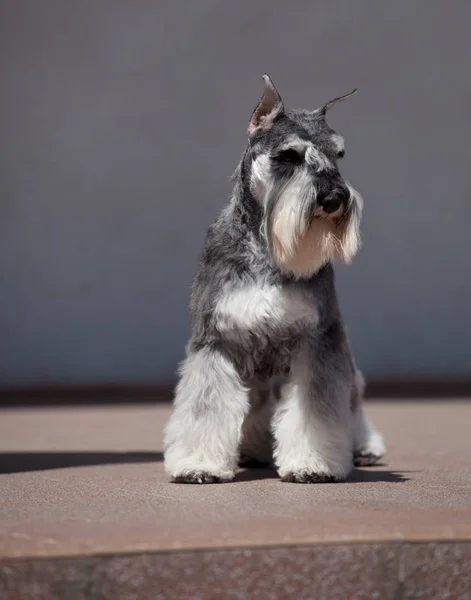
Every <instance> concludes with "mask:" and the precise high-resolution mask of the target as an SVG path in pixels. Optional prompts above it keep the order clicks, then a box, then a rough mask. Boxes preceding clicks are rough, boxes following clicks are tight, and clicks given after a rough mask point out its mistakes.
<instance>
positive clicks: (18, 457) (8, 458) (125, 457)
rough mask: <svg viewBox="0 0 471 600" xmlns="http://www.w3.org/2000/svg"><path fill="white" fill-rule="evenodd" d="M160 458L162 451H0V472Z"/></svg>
mask: <svg viewBox="0 0 471 600" xmlns="http://www.w3.org/2000/svg"><path fill="white" fill-rule="evenodd" d="M162 460H163V454H162V452H2V453H0V474H7V473H10V474H11V473H25V472H27V471H46V470H49V469H66V468H68V467H90V466H96V465H112V464H115V465H117V464H125V463H128V464H129V463H147V462H161V461H162Z"/></svg>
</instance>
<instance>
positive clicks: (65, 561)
mask: <svg viewBox="0 0 471 600" xmlns="http://www.w3.org/2000/svg"><path fill="white" fill-rule="evenodd" d="M368 411H369V413H370V414H371V416H372V417H373V419H374V420H375V422H376V423H377V425H378V426H379V427H380V429H382V430H383V432H384V433H385V436H386V441H387V443H388V448H389V454H388V456H387V458H386V459H385V461H384V464H382V465H380V466H378V467H376V468H369V469H366V468H365V469H358V470H356V471H355V472H354V473H353V475H352V476H351V478H350V480H349V482H347V483H344V484H323V485H298V484H288V483H282V482H280V481H279V480H278V479H277V478H276V476H275V473H274V472H272V471H270V470H246V471H240V472H239V473H238V475H237V478H236V480H235V481H234V482H233V483H230V484H225V485H208V486H188V485H176V484H169V483H168V482H167V480H166V478H165V475H164V473H163V465H162V455H161V452H160V451H161V448H162V427H163V424H164V422H165V420H166V418H167V416H168V413H169V408H168V407H167V406H165V405H160V406H156V407H153V406H143V405H139V404H136V405H133V406H131V405H126V406H123V405H122V406H119V407H112V406H109V407H104V408H93V407H82V408H80V407H78V408H77V407H74V408H63V409H61V408H51V409H47V408H37V409H31V408H28V409H16V410H12V409H8V410H1V411H0V473H1V475H0V599H1V600H23V599H25V600H27V599H29V598H41V599H44V600H46V599H52V600H55V599H56V598H57V599H59V598H67V599H68V600H79V599H80V600H85V599H86V600H89V599H91V600H97V599H106V600H108V599H110V600H120V599H121V598H123V599H124V598H125V599H126V600H127V599H130V600H131V599H132V600H140V599H141V598H142V599H146V600H147V599H148V600H156V599H167V598H169V599H170V598H171V599H175V600H178V599H180V598H185V599H187V598H188V599H190V598H191V599H193V598H194V599H206V598H241V599H248V598H261V599H265V598H266V599H272V598H273V599H275V598H276V599H278V598H280V599H289V598H296V599H299V598H322V599H324V598H325V599H327V600H335V599H337V598H347V599H349V600H353V599H356V598H359V599H360V598H361V599H368V598H378V599H380V600H383V599H385V600H387V599H391V600H398V599H400V598H424V599H426V600H434V599H442V598H443V599H446V598H449V599H460V600H471V438H470V430H471V402H468V401H465V400H462V401H453V400H449V401H446V400H443V401H440V402H439V401H437V402H432V401H430V402H427V401H420V402H417V401H414V402H412V401H409V402H407V401H401V402H399V401H397V402H376V403H375V402H369V403H368Z"/></svg>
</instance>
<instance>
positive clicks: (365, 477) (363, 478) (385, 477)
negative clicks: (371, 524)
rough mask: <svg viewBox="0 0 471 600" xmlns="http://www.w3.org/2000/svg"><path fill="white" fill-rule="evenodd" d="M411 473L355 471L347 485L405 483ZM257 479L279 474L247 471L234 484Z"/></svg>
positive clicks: (273, 476)
mask: <svg viewBox="0 0 471 600" xmlns="http://www.w3.org/2000/svg"><path fill="white" fill-rule="evenodd" d="M410 472H411V471H389V470H387V469H382V470H380V469H378V468H377V467H376V468H373V469H354V470H353V471H352V473H351V474H350V476H349V477H348V479H347V481H346V483H373V482H380V481H382V482H386V483H404V482H405V481H409V480H410V477H407V475H406V473H410ZM257 479H278V474H277V472H276V471H275V470H274V469H267V468H263V469H260V468H254V469H245V470H243V471H239V472H238V473H237V474H236V476H235V479H234V482H235V483H237V482H242V481H255V480H257ZM322 485H329V484H322Z"/></svg>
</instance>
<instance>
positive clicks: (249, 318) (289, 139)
mask: <svg viewBox="0 0 471 600" xmlns="http://www.w3.org/2000/svg"><path fill="white" fill-rule="evenodd" d="M328 106H329V103H328V104H327V105H324V107H323V108H322V109H320V110H318V111H306V110H287V109H285V107H284V105H283V103H282V101H281V98H280V96H279V94H278V92H277V91H276V89H275V87H274V86H273V84H272V82H271V80H270V79H269V78H268V77H265V90H264V96H263V98H262V100H261V101H260V103H259V104H258V105H257V107H256V109H255V111H254V113H253V115H252V118H251V121H250V125H249V134H250V135H249V144H248V146H247V148H246V150H245V152H244V154H243V156H242V158H241V160H240V162H239V165H238V167H237V169H236V172H235V174H234V190H233V194H232V198H231V201H230V203H229V205H228V206H227V207H226V208H225V209H224V210H223V211H222V213H221V215H220V216H219V218H218V219H217V220H216V222H215V223H214V224H213V225H212V226H211V227H210V228H209V230H208V234H207V238H206V243H205V247H204V251H203V256H202V259H201V263H200V265H199V268H198V272H197V275H196V278H195V281H194V285H193V291H192V297H191V313H192V320H193V327H192V335H191V339H190V341H189V344H188V346H187V358H186V360H185V361H184V363H183V365H182V367H181V378H180V382H179V385H178V388H177V392H176V398H175V408H174V412H173V414H172V417H171V419H170V421H169V424H168V426H167V428H166V432H165V466H166V470H167V472H168V473H169V475H170V476H171V478H172V479H173V480H175V481H181V482H191V483H208V482H215V481H227V480H230V479H231V478H232V477H233V476H234V473H235V469H236V467H237V464H238V462H239V459H240V458H241V459H242V460H244V461H245V460H258V461H261V462H267V461H269V460H270V459H271V458H272V457H273V459H274V462H275V464H276V467H277V469H278V472H279V474H280V476H281V477H282V479H283V480H285V481H295V482H323V481H337V480H342V479H345V478H346V477H347V476H348V474H349V472H350V470H351V468H352V457H353V455H354V453H355V457H356V460H358V461H359V462H360V463H362V464H364V463H365V462H368V464H371V463H373V462H375V461H376V460H377V459H378V458H379V457H380V456H381V455H382V454H383V453H384V447H383V445H382V439H381V436H380V435H379V434H378V433H377V432H376V430H374V428H373V426H372V425H371V424H370V423H369V422H368V421H367V420H366V418H365V417H364V415H363V409H362V402H361V395H362V383H361V378H360V375H359V373H358V372H357V370H356V367H355V364H354V360H353V358H352V355H351V351H350V346H349V343H348V339H347V335H346V333H345V328H344V325H343V322H342V318H341V315H340V312H339V307H338V302H337V297H336V292H335V287H334V271H333V268H332V264H331V260H332V259H333V258H340V259H343V260H346V261H348V260H350V259H351V258H352V256H353V254H354V253H355V252H356V249H357V247H358V244H359V237H358V224H359V220H360V216H361V209H362V201H361V197H360V196H359V195H358V194H357V193H356V192H355V191H354V190H353V188H351V186H350V185H349V184H348V183H347V182H345V181H344V180H343V178H342V177H341V175H340V173H339V171H338V167H337V161H338V159H339V158H340V152H339V147H340V144H339V139H341V138H340V136H338V135H337V134H336V133H335V132H334V131H333V130H332V129H330V128H329V126H328V125H327V123H326V121H325V112H326V110H327V109H326V107H328ZM291 147H294V148H295V151H294V154H293V152H292V151H291V150H290V148H291ZM286 148H288V151H287V150H286ZM308 152H309V155H308ZM342 152H343V146H342ZM308 156H309V160H307V158H308ZM260 157H261V158H260ZM305 158H306V160H304V159H305ZM257 159H259V161H258V162H256V161H257ZM338 203H339V209H338V210H335V211H332V208H335V206H337V204H338ZM329 210H330V211H332V212H331V213H329V212H328V211H329ZM316 215H320V217H319V218H320V219H321V220H320V221H316V220H315V219H316V218H317V217H316ZM285 225H286V226H285ZM318 227H320V229H319V228H318ZM325 228H330V229H329V231H331V230H332V232H333V234H332V235H333V236H334V237H333V238H332V236H330V234H326V237H325V239H326V240H327V241H328V240H332V239H334V243H333V245H331V247H328V246H327V245H325V248H326V249H325V250H323V248H324V246H322V245H321V246H319V248H320V249H316V248H317V246H316V244H317V239H316V235H317V232H318V231H319V232H323V231H324V229H325ZM280 232H281V233H280ZM322 235H324V233H322ZM277 236H278V238H277ZM280 236H285V237H286V239H284V238H283V240H282V242H280V239H281V237H280ZM319 236H321V233H319ZM329 236H330V237H329ZM304 239H305V240H307V242H306V244H307V245H306V248H307V250H302V251H301V250H300V248H301V247H302V244H303V243H304V242H303V240H304ZM326 243H327V242H326ZM280 244H281V246H283V244H285V246H286V247H284V246H283V248H282V250H281V251H280V250H279V249H278V250H277V247H280ZM310 248H312V253H313V256H312V260H308V261H307V262H306V256H304V255H303V256H304V257H303V258H302V260H301V259H300V258H299V257H300V256H301V254H302V253H304V254H306V252H307V253H308V258H309V252H311V250H310ZM329 248H330V250H329ZM283 253H284V254H283ZM314 253H315V254H316V256H315V257H314ZM323 253H324V254H323ZM280 375H283V376H285V377H286V384H285V385H284V386H283V388H282V390H281V397H280V399H279V401H278V402H277V403H276V406H275V403H274V397H273V394H272V393H271V392H270V389H269V388H270V381H271V379H272V378H273V377H274V376H280Z"/></svg>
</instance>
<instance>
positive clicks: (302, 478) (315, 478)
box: [281, 470, 343, 483]
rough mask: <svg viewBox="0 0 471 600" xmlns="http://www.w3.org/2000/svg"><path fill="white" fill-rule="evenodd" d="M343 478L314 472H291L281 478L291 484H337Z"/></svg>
mask: <svg viewBox="0 0 471 600" xmlns="http://www.w3.org/2000/svg"><path fill="white" fill-rule="evenodd" d="M342 480H343V478H340V477H336V476H335V475H327V474H325V473H314V472H313V471H307V470H302V471H289V472H288V473H285V474H284V475H282V476H281V481H286V482H289V483H336V482H338V481H342Z"/></svg>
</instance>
